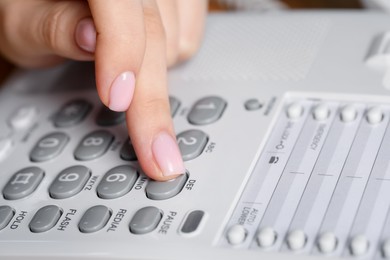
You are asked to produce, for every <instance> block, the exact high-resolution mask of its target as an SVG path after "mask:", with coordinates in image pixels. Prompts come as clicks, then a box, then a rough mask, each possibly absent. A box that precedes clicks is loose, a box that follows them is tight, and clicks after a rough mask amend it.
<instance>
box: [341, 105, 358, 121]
mask: <svg viewBox="0 0 390 260" xmlns="http://www.w3.org/2000/svg"><path fill="white" fill-rule="evenodd" d="M356 114H357V111H356V108H355V107H354V106H353V105H346V106H345V107H343V109H342V110H341V113H340V119H341V121H343V122H345V123H348V122H352V121H353V120H355V118H356Z"/></svg>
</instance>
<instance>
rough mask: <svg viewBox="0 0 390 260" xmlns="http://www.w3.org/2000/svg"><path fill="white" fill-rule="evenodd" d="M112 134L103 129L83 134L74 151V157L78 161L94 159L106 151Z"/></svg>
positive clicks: (112, 137)
mask: <svg viewBox="0 0 390 260" xmlns="http://www.w3.org/2000/svg"><path fill="white" fill-rule="evenodd" d="M113 140H114V136H113V135H112V134H111V133H110V132H107V131H105V130H98V131H95V132H92V133H90V134H88V135H87V136H85V137H84V138H83V140H81V142H80V144H79V145H78V146H77V148H76V151H75V152H74V157H75V158H76V160H79V161H88V160H93V159H96V158H98V157H100V156H102V155H103V154H105V153H106V151H107V150H108V148H109V147H110V145H111V143H112V142H113Z"/></svg>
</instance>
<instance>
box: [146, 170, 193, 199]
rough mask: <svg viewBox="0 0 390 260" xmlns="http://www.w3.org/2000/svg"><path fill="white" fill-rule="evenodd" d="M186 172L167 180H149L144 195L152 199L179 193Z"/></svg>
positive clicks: (185, 179) (184, 180)
mask: <svg viewBox="0 0 390 260" xmlns="http://www.w3.org/2000/svg"><path fill="white" fill-rule="evenodd" d="M187 179H188V177H187V174H183V175H180V176H179V177H176V178H175V179H172V180H169V181H153V180H150V181H149V183H148V185H147V186H146V189H145V190H146V196H148V198H149V199H152V200H165V199H169V198H172V197H174V196H176V195H177V194H179V193H180V191H181V190H182V189H183V187H184V185H185V183H186V182H187Z"/></svg>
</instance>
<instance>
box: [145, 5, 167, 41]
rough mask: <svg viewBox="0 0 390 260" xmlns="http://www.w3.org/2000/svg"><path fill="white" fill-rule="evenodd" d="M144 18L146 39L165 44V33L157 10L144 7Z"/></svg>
mask: <svg viewBox="0 0 390 260" xmlns="http://www.w3.org/2000/svg"><path fill="white" fill-rule="evenodd" d="M144 17H145V26H146V33H147V36H148V38H153V39H154V40H156V41H164V42H165V40H166V33H165V29H164V26H163V23H162V20H161V17H160V14H159V12H158V9H156V8H153V7H145V8H144Z"/></svg>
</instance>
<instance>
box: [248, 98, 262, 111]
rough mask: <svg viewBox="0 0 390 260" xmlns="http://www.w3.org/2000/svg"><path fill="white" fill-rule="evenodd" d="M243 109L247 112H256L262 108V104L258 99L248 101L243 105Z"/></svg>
mask: <svg viewBox="0 0 390 260" xmlns="http://www.w3.org/2000/svg"><path fill="white" fill-rule="evenodd" d="M244 106H245V109H246V110H248V111H253V110H258V109H260V108H262V107H263V104H262V103H261V102H260V101H259V100H258V99H255V98H253V99H249V100H247V101H246V102H245V104H244Z"/></svg>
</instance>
